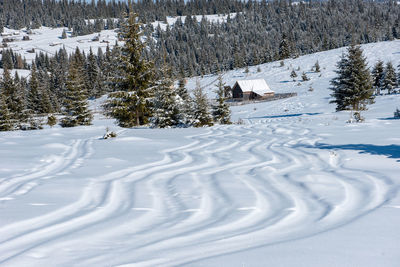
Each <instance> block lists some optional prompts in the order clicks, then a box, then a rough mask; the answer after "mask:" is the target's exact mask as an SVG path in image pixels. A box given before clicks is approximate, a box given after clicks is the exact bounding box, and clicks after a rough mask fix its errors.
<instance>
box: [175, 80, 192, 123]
mask: <svg viewBox="0 0 400 267" xmlns="http://www.w3.org/2000/svg"><path fill="white" fill-rule="evenodd" d="M177 96H178V102H179V110H180V111H181V113H182V123H183V124H184V125H185V126H192V125H193V124H194V113H193V110H194V103H193V99H192V98H191V97H190V95H189V92H188V90H187V89H186V80H185V79H184V78H182V79H180V80H179V81H178V88H177Z"/></svg>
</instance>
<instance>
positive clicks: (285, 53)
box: [279, 33, 291, 59]
mask: <svg viewBox="0 0 400 267" xmlns="http://www.w3.org/2000/svg"><path fill="white" fill-rule="evenodd" d="M290 50H291V49H290V45H289V40H288V38H287V36H286V34H285V33H284V34H282V39H281V43H280V44H279V59H286V58H289V57H290V55H291V51H290Z"/></svg>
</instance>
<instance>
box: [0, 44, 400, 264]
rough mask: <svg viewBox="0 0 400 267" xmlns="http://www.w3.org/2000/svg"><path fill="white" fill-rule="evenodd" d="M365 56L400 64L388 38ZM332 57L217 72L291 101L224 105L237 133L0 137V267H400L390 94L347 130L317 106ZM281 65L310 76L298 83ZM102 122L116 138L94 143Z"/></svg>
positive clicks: (398, 168) (224, 129)
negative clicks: (262, 83) (257, 82)
mask: <svg viewBox="0 0 400 267" xmlns="http://www.w3.org/2000/svg"><path fill="white" fill-rule="evenodd" d="M363 48H364V50H365V55H366V56H367V58H368V60H369V61H370V63H371V64H373V63H375V61H376V60H378V59H382V60H384V61H388V60H391V61H392V62H393V63H394V65H397V64H399V63H400V42H399V41H393V42H383V43H377V44H370V45H365V46H363ZM342 51H343V49H337V50H333V51H327V52H323V53H317V54H313V55H308V56H304V57H300V58H297V59H292V60H286V61H285V66H284V67H279V62H273V63H269V64H264V65H261V66H260V68H261V72H257V71H256V67H251V68H250V72H249V74H245V73H244V70H237V71H232V72H229V73H226V74H225V75H224V78H225V81H226V82H227V84H229V85H233V83H234V82H235V80H237V79H243V78H248V79H251V78H255V77H257V78H264V79H265V80H266V81H267V83H268V84H269V86H270V87H271V89H272V90H275V91H276V92H278V93H280V92H297V93H298V96H297V97H293V98H288V99H284V100H279V101H273V102H265V103H258V104H250V105H245V106H235V107H232V111H233V120H234V121H237V120H238V119H239V118H240V119H242V120H243V121H244V123H245V124H243V125H229V126H214V127H211V128H201V129H146V128H140V129H122V128H118V127H116V126H114V125H113V121H112V120H109V119H105V118H103V117H102V116H101V115H96V119H95V121H94V125H93V126H90V127H77V128H71V129H61V128H59V127H55V128H53V129H45V130H42V131H31V132H21V131H16V132H6V133H0V159H1V160H0V215H1V216H0V265H1V266H176V265H184V266H296V267H297V266H385V267H386V266H389V267H392V266H393V267H395V266H400V252H399V247H400V229H399V227H398V226H399V225H400V196H399V194H398V189H399V185H400V120H392V119H390V118H391V117H392V116H393V111H394V110H395V108H396V107H399V108H400V94H399V95H391V96H380V97H378V98H377V99H376V104H374V105H371V106H370V107H369V110H368V111H366V112H364V116H365V117H366V122H365V123H361V124H347V123H346V120H347V119H348V117H349V114H348V113H347V112H340V113H335V112H334V109H335V107H334V105H331V104H328V102H329V94H330V91H329V90H328V87H329V80H330V79H331V78H332V77H333V76H334V73H333V70H334V68H335V63H336V62H337V61H338V59H339V56H340V55H341V52H342ZM316 60H319V63H320V65H321V69H322V72H321V73H312V72H309V70H310V69H311V66H312V65H314V63H315V61H316ZM290 66H292V67H293V68H294V69H297V67H298V66H300V67H301V70H300V72H298V74H300V75H299V76H301V72H302V71H306V72H308V73H307V75H308V76H309V77H310V78H311V80H310V81H308V82H303V83H301V85H300V86H298V85H297V84H298V81H296V82H293V81H291V79H290V77H289V75H290V72H291V67H290ZM288 67H289V69H288ZM215 79H216V77H215V76H206V77H204V78H202V79H200V82H201V83H202V84H203V85H208V84H211V83H212V82H213V81H214V80H215ZM194 83H195V79H192V80H190V81H189V83H188V85H189V87H191V88H193V87H194ZM310 86H312V87H313V88H314V91H309V87H310ZM207 89H208V91H209V93H210V97H211V96H212V90H214V86H213V85H212V84H211V85H209V86H207ZM107 126H108V127H110V128H111V129H112V130H114V131H116V132H117V133H118V137H117V138H115V139H112V140H102V139H101V137H102V135H103V134H104V133H105V128H106V127H107Z"/></svg>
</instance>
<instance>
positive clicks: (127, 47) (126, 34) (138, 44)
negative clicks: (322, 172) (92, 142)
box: [105, 14, 153, 127]
mask: <svg viewBox="0 0 400 267" xmlns="http://www.w3.org/2000/svg"><path fill="white" fill-rule="evenodd" d="M141 35H142V32H141V24H140V23H138V22H137V15H136V14H131V15H130V16H129V18H128V20H127V22H126V23H125V24H124V25H123V26H122V29H121V33H120V38H122V40H123V41H124V46H123V47H122V54H121V57H120V65H119V70H120V75H119V76H118V77H117V78H116V83H115V92H113V93H111V94H110V95H109V99H108V101H107V103H106V105H105V107H106V110H107V113H108V114H109V115H110V116H112V117H114V118H116V119H117V121H118V124H119V125H120V126H122V127H132V126H135V125H143V124H146V123H148V121H149V118H150V117H151V101H152V97H153V64H152V63H151V62H149V61H147V60H145V59H143V57H142V53H143V49H144V48H145V43H144V42H143V41H142V40H141V38H140V37H141Z"/></svg>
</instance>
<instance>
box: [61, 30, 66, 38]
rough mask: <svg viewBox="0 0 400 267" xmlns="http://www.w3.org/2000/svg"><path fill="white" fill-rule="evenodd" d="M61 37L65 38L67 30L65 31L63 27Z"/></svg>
mask: <svg viewBox="0 0 400 267" xmlns="http://www.w3.org/2000/svg"><path fill="white" fill-rule="evenodd" d="M61 39H67V32H66V31H65V29H64V30H63V31H62V34H61Z"/></svg>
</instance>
